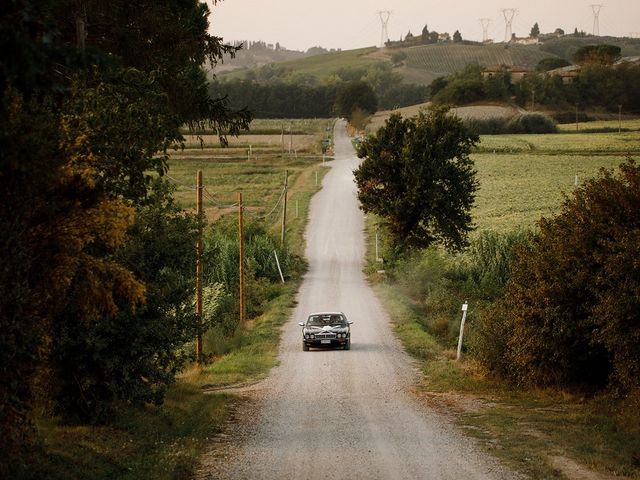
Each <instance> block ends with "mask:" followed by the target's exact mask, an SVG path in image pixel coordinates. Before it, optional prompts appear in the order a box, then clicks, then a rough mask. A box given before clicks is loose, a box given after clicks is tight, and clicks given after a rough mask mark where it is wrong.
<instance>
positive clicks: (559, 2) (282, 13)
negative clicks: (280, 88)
mask: <svg viewBox="0 0 640 480" xmlns="http://www.w3.org/2000/svg"><path fill="white" fill-rule="evenodd" d="M208 3H209V7H210V8H212V15H211V17H210V23H211V32H212V33H214V34H215V35H218V36H222V37H223V38H224V40H225V41H226V42H229V43H230V42H232V41H234V40H251V41H255V40H263V41H265V42H267V43H273V44H275V43H276V42H279V43H280V45H282V46H283V47H286V48H288V49H290V50H303V51H304V50H307V49H308V48H310V47H313V46H321V47H324V48H342V49H343V50H351V49H354V48H360V47H367V46H373V45H379V44H380V37H381V30H382V28H381V27H382V23H381V20H380V16H379V15H378V13H377V12H378V11H391V15H390V18H389V20H388V24H387V30H388V33H389V38H390V39H391V40H398V39H400V37H401V36H402V37H404V36H405V35H406V34H407V32H408V31H411V33H413V34H420V32H421V31H422V28H423V27H424V25H425V24H427V25H428V27H429V30H430V31H433V30H436V31H438V32H449V33H450V34H453V32H455V31H456V30H459V31H460V33H461V34H462V37H463V38H465V39H469V40H482V34H483V30H482V25H481V23H480V19H481V18H488V19H490V24H489V29H488V34H489V38H492V39H494V40H496V41H503V40H504V38H505V20H504V17H503V14H502V13H501V9H503V8H509V9H510V8H515V9H517V13H516V14H515V17H514V19H513V27H512V28H513V33H515V34H516V35H518V36H521V37H525V36H527V35H528V34H529V32H530V30H531V27H532V26H533V24H534V23H535V22H538V24H539V26H540V30H541V32H543V33H546V32H552V31H553V30H555V29H556V28H562V29H564V30H565V31H566V32H567V33H571V32H573V31H574V29H575V28H576V27H577V28H578V30H584V31H585V32H587V33H591V32H592V31H593V27H594V21H593V20H594V15H593V12H592V8H591V5H592V4H595V3H602V5H603V6H602V9H601V10H600V18H599V28H600V35H614V36H631V35H633V36H636V37H639V38H640V0H595V1H594V0H591V1H590V0H505V1H496V0H387V1H382V0H313V1H311V0H223V1H220V2H219V3H218V4H217V5H215V6H213V7H211V0H209V1H208Z"/></svg>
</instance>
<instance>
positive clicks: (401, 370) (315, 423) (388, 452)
mask: <svg viewBox="0 0 640 480" xmlns="http://www.w3.org/2000/svg"><path fill="white" fill-rule="evenodd" d="M335 149H336V151H335V158H336V159H335V161H334V162H332V167H331V171H330V172H329V173H328V174H327V175H326V177H325V179H324V182H323V188H322V190H321V191H320V192H319V193H318V194H317V195H316V196H315V197H314V199H313V201H312V205H311V212H310V222H309V225H308V227H307V232H306V238H307V250H306V255H307V259H308V260H309V267H310V268H309V271H308V273H307V275H306V277H305V280H304V283H303V285H302V287H301V290H300V292H299V296H298V304H297V307H296V308H295V311H294V315H293V316H292V318H291V319H290V320H289V321H288V322H287V324H286V325H285V326H284V329H283V335H282V344H281V349H280V366H279V367H277V368H276V369H275V370H274V371H273V372H272V374H271V376H270V377H269V378H268V379H267V380H265V381H264V382H262V383H261V384H259V385H257V386H256V387H255V388H254V389H253V391H251V392H249V395H250V396H252V397H253V400H254V401H253V402H248V403H247V404H246V405H249V406H245V407H244V411H243V409H242V407H241V411H240V412H239V413H238V415H237V416H238V418H240V420H239V424H238V425H235V426H234V427H233V428H232V429H231V432H241V434H240V435H239V436H238V437H237V438H234V440H232V441H231V443H230V444H227V445H226V447H225V452H224V453H220V452H219V451H218V452H216V449H215V448H214V449H213V451H212V452H211V454H210V455H209V457H208V458H205V459H204V461H203V467H202V470H201V472H200V475H199V477H200V478H262V479H274V478H308V479H315V478H370V479H378V478H379V479H386V478H407V479H409V478H411V479H413V478H438V479H449V478H451V479H454V478H455V479H457V478H465V479H501V478H514V477H517V475H515V474H514V473H513V472H510V471H508V470H506V469H505V468H503V467H502V466H500V465H499V464H498V462H497V461H496V460H495V459H491V458H488V457H487V456H486V455H485V454H483V453H481V452H480V450H479V449H478V447H477V446H476V445H475V443H474V442H473V441H472V440H470V439H468V438H466V437H464V436H463V435H462V434H460V433H459V432H458V431H457V430H456V427H455V426H454V425H453V424H452V423H450V421H449V420H447V419H445V418H443V417H442V416H440V415H438V414H437V413H435V412H433V411H429V410H427V409H426V407H424V406H422V405H419V404H418V403H417V401H416V400H415V399H414V397H413V396H412V394H411V393H410V389H411V386H412V385H413V384H414V382H415V381H416V380H417V375H418V372H417V370H416V368H415V366H414V365H413V364H412V361H411V359H410V357H409V356H408V355H407V354H406V353H405V352H404V351H403V349H402V347H401V345H400V343H399V342H398V340H397V339H396V338H395V337H394V335H393V333H392V329H391V325H390V320H389V317H388V316H387V315H386V314H385V312H384V311H383V309H382V306H381V304H380V302H379V301H378V299H377V298H376V297H375V295H374V293H373V291H372V290H371V288H370V287H369V285H368V284H367V282H366V280H365V277H364V274H363V272H362V269H363V255H364V249H365V246H364V233H363V230H364V219H363V215H362V212H360V210H359V209H358V205H357V200H356V188H355V184H354V181H353V174H352V172H353V170H354V169H355V168H356V166H357V165H358V161H359V160H358V158H357V157H356V156H355V153H354V150H353V147H352V146H351V143H350V140H349V138H348V137H347V135H346V133H345V125H344V123H343V122H338V123H337V125H336V131H335ZM319 310H341V311H343V312H344V313H345V314H346V315H347V317H348V318H349V319H350V320H353V321H354V322H355V323H354V325H352V330H351V331H352V345H351V350H350V351H341V350H335V351H334V350H327V351H316V350H312V351H310V352H303V351H302V341H301V332H300V327H299V326H298V325H297V323H298V322H299V321H302V320H304V319H305V318H306V316H307V314H308V313H309V312H312V311H319ZM232 434H233V433H232ZM219 448H220V447H218V449H219ZM223 459H224V460H223Z"/></svg>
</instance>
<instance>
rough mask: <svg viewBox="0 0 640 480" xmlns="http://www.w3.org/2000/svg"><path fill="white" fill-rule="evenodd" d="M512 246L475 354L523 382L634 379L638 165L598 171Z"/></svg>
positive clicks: (636, 382)
mask: <svg viewBox="0 0 640 480" xmlns="http://www.w3.org/2000/svg"><path fill="white" fill-rule="evenodd" d="M539 225H540V232H539V233H538V234H536V235H534V236H533V237H532V239H531V243H529V244H527V245H523V246H522V247H521V248H519V249H518V251H517V257H516V260H515V262H514V264H513V268H512V276H511V278H510V281H509V282H508V284H507V287H506V290H505V296H504V298H503V299H502V300H500V301H499V302H497V303H496V305H495V306H494V308H492V310H491V311H490V312H488V313H487V314H486V315H484V316H483V319H482V323H481V324H480V325H479V330H480V334H479V337H480V340H479V341H478V342H477V344H476V347H477V354H478V358H479V360H480V361H481V362H483V363H484V364H485V365H486V366H487V367H488V368H489V369H490V370H492V371H495V372H497V373H500V374H503V375H505V376H507V377H509V378H511V379H512V380H514V381H516V382H520V383H528V384H554V385H561V386H566V385H576V384H578V385H584V384H588V385H592V386H602V385H605V384H607V383H608V384H609V385H611V386H616V387H620V388H621V389H622V391H629V390H632V389H635V388H638V387H639V386H640V360H639V358H640V357H638V355H637V345H638V344H639V342H640V328H639V327H640V323H639V318H640V317H639V316H638V313H637V312H638V308H639V307H640V264H639V263H638V261H637V259H638V258H640V167H639V166H638V165H637V164H636V163H635V162H633V161H632V160H629V161H628V162H627V163H625V164H623V165H621V166H620V168H619V173H618V175H617V176H616V175H614V172H612V171H608V170H602V171H601V173H600V175H599V177H598V178H596V179H593V180H589V181H587V182H586V183H585V184H584V185H583V186H581V187H580V188H578V189H577V190H576V191H575V192H574V194H573V195H572V196H571V197H570V198H566V199H565V201H564V204H563V207H562V211H561V213H560V214H559V215H557V216H556V217H554V218H551V219H544V218H543V219H542V220H541V221H540V223H539Z"/></svg>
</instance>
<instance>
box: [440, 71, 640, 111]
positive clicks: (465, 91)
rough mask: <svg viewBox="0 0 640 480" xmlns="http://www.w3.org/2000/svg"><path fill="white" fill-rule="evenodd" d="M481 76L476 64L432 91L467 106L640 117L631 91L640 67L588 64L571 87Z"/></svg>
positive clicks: (535, 76) (536, 77)
mask: <svg viewBox="0 0 640 480" xmlns="http://www.w3.org/2000/svg"><path fill="white" fill-rule="evenodd" d="M482 71H483V69H482V67H480V66H478V65H469V66H467V67H466V68H465V70H463V71H462V72H458V73H456V74H453V75H451V76H450V77H446V78H438V79H436V80H434V81H433V82H432V84H431V87H430V88H431V95H432V99H433V101H435V102H439V103H444V104H450V105H464V104H468V103H473V102H480V101H486V100H497V101H511V100H515V101H516V103H518V104H519V105H521V106H523V107H529V106H531V104H532V103H535V104H536V105H543V106H547V107H548V108H550V109H553V110H562V109H570V108H573V107H575V105H576V104H578V105H580V107H581V108H583V109H584V108H593V109H604V110H609V111H617V110H618V105H623V106H624V109H625V111H628V112H629V111H631V112H640V93H639V92H638V90H637V89H632V88H628V86H629V85H637V84H638V83H639V82H640V65H637V64H631V63H623V64H621V65H616V66H609V65H603V64H587V65H584V66H583V67H582V68H581V70H580V72H579V73H578V74H577V76H576V77H575V78H574V80H573V81H572V82H571V83H564V82H563V81H562V78H561V77H560V76H551V75H545V74H540V73H532V74H528V75H525V76H524V78H523V79H522V80H521V81H520V82H517V83H514V82H513V80H512V76H511V73H510V72H509V70H508V69H507V68H506V67H505V68H504V69H503V70H501V71H499V72H495V73H493V74H492V75H491V76H490V77H487V78H484V77H483V74H482Z"/></svg>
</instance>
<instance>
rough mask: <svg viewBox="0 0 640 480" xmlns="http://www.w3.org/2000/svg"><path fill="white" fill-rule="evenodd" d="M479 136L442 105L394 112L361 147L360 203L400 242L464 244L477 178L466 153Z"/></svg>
mask: <svg viewBox="0 0 640 480" xmlns="http://www.w3.org/2000/svg"><path fill="white" fill-rule="evenodd" d="M477 141H478V137H477V136H476V135H475V134H472V133H470V132H469V131H468V130H467V129H466V127H465V126H464V125H463V123H462V122H461V120H460V119H458V118H457V117H455V116H452V115H450V114H449V113H448V110H447V109H446V108H442V107H437V108H434V109H432V110H431V111H429V112H424V111H423V112H420V114H419V115H418V116H417V117H413V118H402V116H401V115H399V114H394V115H392V116H391V117H390V118H389V120H387V122H386V123H385V126H384V127H382V128H380V130H378V132H377V134H376V135H375V136H374V137H370V138H368V139H366V140H365V141H364V142H363V143H362V144H361V145H360V147H359V150H358V156H359V157H360V158H364V161H363V162H362V163H361V164H360V166H359V167H358V169H357V170H356V171H355V177H356V183H357V185H358V199H359V200H360V202H361V208H362V209H363V210H364V211H365V212H367V213H369V212H370V213H374V214H376V215H379V216H380V217H381V218H382V219H383V220H384V222H385V223H386V224H387V225H388V228H389V231H390V232H391V234H392V236H393V238H394V240H395V242H396V243H397V244H399V245H402V246H403V247H426V246H428V245H430V244H432V243H435V242H439V243H442V244H444V245H445V247H447V248H448V249H449V250H458V249H461V248H463V247H464V246H465V245H466V244H467V235H468V233H469V232H470V231H471V229H472V225H471V215H470V209H471V206H472V205H473V201H474V193H475V191H476V189H477V181H476V179H475V171H474V170H473V162H472V160H471V159H470V158H469V153H470V151H471V149H472V147H473V146H474V145H475V144H476V143H477Z"/></svg>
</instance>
